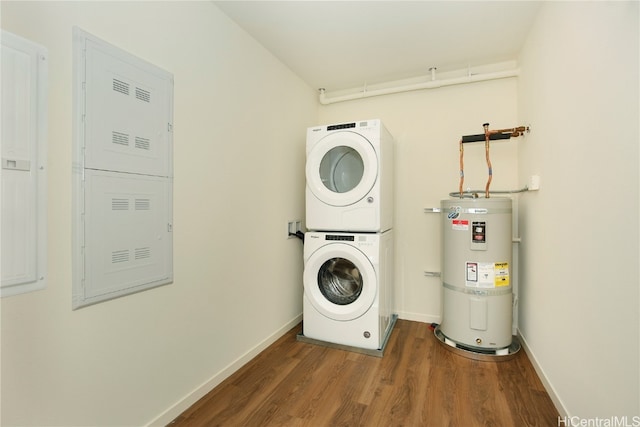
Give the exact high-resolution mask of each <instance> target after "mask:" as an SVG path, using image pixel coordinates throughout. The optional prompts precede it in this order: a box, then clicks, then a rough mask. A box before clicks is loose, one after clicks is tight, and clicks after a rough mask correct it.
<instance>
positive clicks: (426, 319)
mask: <svg viewBox="0 0 640 427" xmlns="http://www.w3.org/2000/svg"><path fill="white" fill-rule="evenodd" d="M397 314H398V319H402V320H412V321H414V322H420V323H428V324H431V323H440V316H436V315H432V314H421V313H408V312H406V311H399V312H398V313H397Z"/></svg>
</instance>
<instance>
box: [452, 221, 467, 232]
mask: <svg viewBox="0 0 640 427" xmlns="http://www.w3.org/2000/svg"><path fill="white" fill-rule="evenodd" d="M451 228H453V229H454V230H468V229H469V220H468V219H454V220H451Z"/></svg>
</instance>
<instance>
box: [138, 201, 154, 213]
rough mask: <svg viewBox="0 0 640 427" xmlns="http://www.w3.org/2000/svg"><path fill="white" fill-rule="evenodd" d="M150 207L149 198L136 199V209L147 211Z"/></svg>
mask: <svg viewBox="0 0 640 427" xmlns="http://www.w3.org/2000/svg"><path fill="white" fill-rule="evenodd" d="M149 209H151V200H149V199H136V210H137V211H148V210H149Z"/></svg>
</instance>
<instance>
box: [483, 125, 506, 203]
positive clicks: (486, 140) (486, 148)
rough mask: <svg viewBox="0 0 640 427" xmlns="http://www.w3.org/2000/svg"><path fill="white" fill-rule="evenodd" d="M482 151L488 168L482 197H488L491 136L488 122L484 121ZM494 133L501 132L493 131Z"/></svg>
mask: <svg viewBox="0 0 640 427" xmlns="http://www.w3.org/2000/svg"><path fill="white" fill-rule="evenodd" d="M483 126H484V152H485V157H486V159H487V167H488V168H489V178H488V179H487V185H486V186H485V189H484V197H485V198H487V199H488V198H489V186H490V185H491V180H492V179H493V168H492V167H491V159H490V158H489V137H490V136H491V131H490V130H489V123H485V124H484V125H483ZM494 133H502V132H495V131H494Z"/></svg>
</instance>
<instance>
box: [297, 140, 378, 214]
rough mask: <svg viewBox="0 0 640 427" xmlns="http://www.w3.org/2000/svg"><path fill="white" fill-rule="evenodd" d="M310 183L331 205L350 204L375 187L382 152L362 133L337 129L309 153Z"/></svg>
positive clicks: (319, 196) (307, 174)
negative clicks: (378, 153)
mask: <svg viewBox="0 0 640 427" xmlns="http://www.w3.org/2000/svg"><path fill="white" fill-rule="evenodd" d="M306 176H307V185H308V186H309V188H310V189H311V191H312V192H313V194H314V195H315V196H316V197H317V198H318V199H320V200H322V201H323V202H324V203H326V204H329V205H331V206H348V205H352V204H354V203H356V202H358V201H360V200H362V198H363V197H365V196H366V195H367V193H369V191H371V189H372V188H373V185H374V184H375V182H376V179H377V178H378V156H377V155H376V151H375V149H374V148H373V146H372V145H371V143H370V142H369V141H368V140H367V139H366V138H365V137H363V136H362V135H360V134H358V133H355V132H350V131H343V132H335V133H332V134H329V135H327V136H325V137H324V138H322V139H321V140H320V141H318V142H317V143H316V145H314V146H313V148H312V149H311V151H310V152H309V154H308V155H307V166H306Z"/></svg>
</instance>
